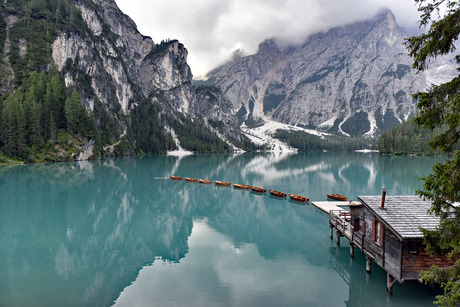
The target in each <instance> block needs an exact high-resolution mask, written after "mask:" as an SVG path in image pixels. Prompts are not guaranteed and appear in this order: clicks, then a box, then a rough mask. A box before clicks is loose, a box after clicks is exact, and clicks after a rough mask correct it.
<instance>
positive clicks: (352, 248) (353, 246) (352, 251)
mask: <svg viewBox="0 0 460 307" xmlns="http://www.w3.org/2000/svg"><path fill="white" fill-rule="evenodd" d="M350 256H351V257H352V258H353V257H355V245H354V244H353V243H352V242H350Z"/></svg>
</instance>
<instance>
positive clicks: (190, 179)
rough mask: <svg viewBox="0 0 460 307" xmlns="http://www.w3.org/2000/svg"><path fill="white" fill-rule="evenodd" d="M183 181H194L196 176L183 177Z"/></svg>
mask: <svg viewBox="0 0 460 307" xmlns="http://www.w3.org/2000/svg"><path fill="white" fill-rule="evenodd" d="M184 179H185V181H189V182H196V178H190V177H185V178H184Z"/></svg>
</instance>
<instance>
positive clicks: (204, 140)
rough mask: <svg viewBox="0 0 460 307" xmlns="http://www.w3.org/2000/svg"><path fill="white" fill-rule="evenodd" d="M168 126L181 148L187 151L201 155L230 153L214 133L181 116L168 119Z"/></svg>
mask: <svg viewBox="0 0 460 307" xmlns="http://www.w3.org/2000/svg"><path fill="white" fill-rule="evenodd" d="M168 124H169V125H170V126H171V128H173V129H174V131H175V132H176V134H177V137H178V139H179V142H180V144H181V146H182V147H184V148H185V149H187V150H190V151H194V152H201V153H204V152H207V153H217V152H228V151H230V148H229V146H228V144H227V143H225V142H224V141H222V140H221V139H219V137H218V136H217V135H216V134H215V133H213V132H211V131H209V130H207V129H203V128H202V127H203V126H204V125H200V124H198V123H193V122H192V121H191V120H190V119H187V118H185V117H184V116H182V115H178V117H177V118H169V119H168Z"/></svg>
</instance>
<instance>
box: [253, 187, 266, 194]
mask: <svg viewBox="0 0 460 307" xmlns="http://www.w3.org/2000/svg"><path fill="white" fill-rule="evenodd" d="M251 190H252V191H254V192H257V193H265V192H266V190H265V189H262V188H258V187H252V188H251Z"/></svg>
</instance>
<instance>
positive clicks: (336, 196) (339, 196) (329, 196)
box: [327, 194, 348, 201]
mask: <svg viewBox="0 0 460 307" xmlns="http://www.w3.org/2000/svg"><path fill="white" fill-rule="evenodd" d="M327 198H330V199H333V200H339V201H347V200H348V197H346V196H343V195H340V194H327Z"/></svg>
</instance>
